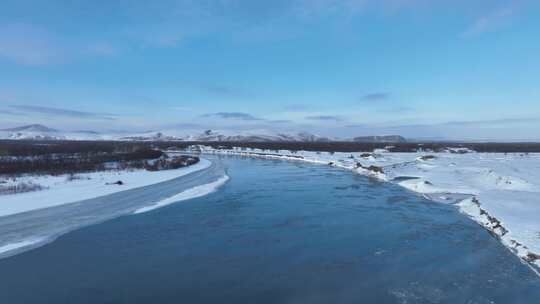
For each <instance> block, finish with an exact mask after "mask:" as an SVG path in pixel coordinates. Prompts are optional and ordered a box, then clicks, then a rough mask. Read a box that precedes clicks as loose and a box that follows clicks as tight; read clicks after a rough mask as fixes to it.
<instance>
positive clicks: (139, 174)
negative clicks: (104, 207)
mask: <svg viewBox="0 0 540 304" xmlns="http://www.w3.org/2000/svg"><path fill="white" fill-rule="evenodd" d="M210 165H211V162H210V161H209V160H206V159H202V158H201V160H200V161H199V162H198V163H197V164H194V165H191V166H189V167H184V168H179V169H174V170H162V171H152V172H150V171H146V170H134V171H104V172H93V173H81V174H78V175H77V176H79V177H80V178H79V179H76V180H71V181H68V180H67V175H60V176H49V175H47V176H24V177H20V178H17V180H18V181H25V182H32V183H35V184H39V185H41V186H43V188H44V190H41V191H35V192H26V193H18V194H10V195H2V196H1V200H0V216H7V215H12V214H16V213H21V212H26V211H30V210H36V209H42V208H48V207H53V206H58V205H63V204H68V203H74V202H78V201H82V200H86V199H90V198H95V197H99V196H104V195H108V194H112V193H115V192H120V191H124V190H130V189H135V188H140V187H144V186H149V185H152V184H157V183H161V182H164V181H167V180H171V179H174V178H177V177H180V176H184V175H186V174H189V173H192V172H196V171H200V170H203V169H206V168H208V167H210ZM119 180H120V181H122V185H115V184H114V183H116V182H117V181H119Z"/></svg>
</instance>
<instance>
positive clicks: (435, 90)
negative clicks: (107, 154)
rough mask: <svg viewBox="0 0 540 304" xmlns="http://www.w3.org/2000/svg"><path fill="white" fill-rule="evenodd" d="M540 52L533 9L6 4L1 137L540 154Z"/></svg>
mask: <svg viewBox="0 0 540 304" xmlns="http://www.w3.org/2000/svg"><path fill="white" fill-rule="evenodd" d="M150 2H152V3H150ZM538 37H540V2H538V1H532V0H505V1H502V0H476V1H470V0H469V1H462V0H453V1H443V0H441V1H433V0H432V1H428V0H377V1H376V0H341V1H340V0H289V1H282V0H274V1H256V0H251V1H242V0H215V1H205V0H198V1H195V0H174V1H173V0H167V1H127V0H126V1H97V0H96V1H77V0H75V1H53V0H49V1H24V0H17V1H13V0H4V1H2V10H1V11H0V127H9V126H15V125H21V124H26V123H42V124H46V125H48V126H51V127H56V128H63V129H69V130H78V129H92V130H137V131H142V130H150V129H161V128H173V127H175V128H201V129H204V128H227V129H274V130H284V131H288V130H305V131H311V132H316V133H320V134H323V135H333V136H353V135H368V134H389V133H398V134H403V135H405V136H409V137H425V138H428V137H429V138H449V139H500V140H532V139H534V140H538V139H540V134H539V132H538V130H540V85H539V83H540V73H539V72H538V71H540V38H538Z"/></svg>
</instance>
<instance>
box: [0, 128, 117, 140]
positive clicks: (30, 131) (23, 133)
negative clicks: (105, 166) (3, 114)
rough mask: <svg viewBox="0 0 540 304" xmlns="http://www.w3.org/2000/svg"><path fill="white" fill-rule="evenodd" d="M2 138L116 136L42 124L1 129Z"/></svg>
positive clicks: (0, 136)
mask: <svg viewBox="0 0 540 304" xmlns="http://www.w3.org/2000/svg"><path fill="white" fill-rule="evenodd" d="M0 139H14V140H111V139H115V136H112V135H106V134H100V133H98V132H93V131H73V132H70V131H60V130H56V129H52V128H49V127H46V126H44V125H40V124H33V125H26V126H21V127H16V128H9V129H0Z"/></svg>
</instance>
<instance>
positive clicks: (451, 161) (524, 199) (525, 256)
mask: <svg viewBox="0 0 540 304" xmlns="http://www.w3.org/2000/svg"><path fill="white" fill-rule="evenodd" d="M199 148H200V149H201V152H202V153H214V154H234V155H244V156H250V157H265V158H277V159H288V160H300V161H307V162H311V163H320V164H330V165H333V166H338V167H342V168H345V169H350V170H354V171H356V172H358V173H361V174H365V175H368V176H372V177H375V178H378V179H380V180H384V181H388V182H393V183H396V184H399V185H401V186H403V187H405V188H407V189H409V190H411V191H414V192H417V193H421V194H423V195H425V196H426V197H427V198H429V199H432V200H435V201H438V202H447V203H452V204H456V205H457V206H458V207H459V209H460V211H461V212H463V213H465V214H467V215H468V216H470V217H471V218H472V219H473V220H475V221H476V222H478V223H479V224H481V225H482V226H483V227H485V228H486V229H488V230H489V231H490V232H492V233H493V234H494V235H496V236H497V237H498V238H499V239H500V240H501V242H502V243H503V244H504V245H505V246H507V247H508V248H509V249H510V250H511V251H513V252H514V253H515V254H517V255H518V256H519V257H520V258H521V259H522V260H523V261H525V262H527V263H528V264H529V265H531V266H532V267H533V268H536V269H535V270H536V271H537V272H538V269H539V268H540V154H519V153H515V154H510V153H509V154H504V153H474V152H471V153H464V154H461V153H450V152H448V153H429V152H416V153H392V152H388V151H384V150H381V151H377V152H375V153H362V152H357V153H327V152H308V151H294V152H291V151H288V150H279V151H274V150H272V151H269V150H266V151H262V150H257V149H240V148H235V149H231V150H225V149H220V150H216V149H213V148H210V147H199ZM463 152H467V151H463ZM370 167H371V168H370Z"/></svg>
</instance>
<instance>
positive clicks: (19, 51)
mask: <svg viewBox="0 0 540 304" xmlns="http://www.w3.org/2000/svg"><path fill="white" fill-rule="evenodd" d="M65 55H66V54H65V52H64V49H63V48H62V47H61V46H60V44H59V43H58V41H57V38H56V37H54V35H52V34H51V33H49V32H47V31H46V30H44V29H42V28H39V27H36V26H33V25H26V24H11V25H7V26H3V27H0V57H3V58H5V59H8V60H10V61H13V62H15V63H18V64H22V65H28V66H44V65H50V64H54V63H58V62H62V61H64V60H65Z"/></svg>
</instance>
